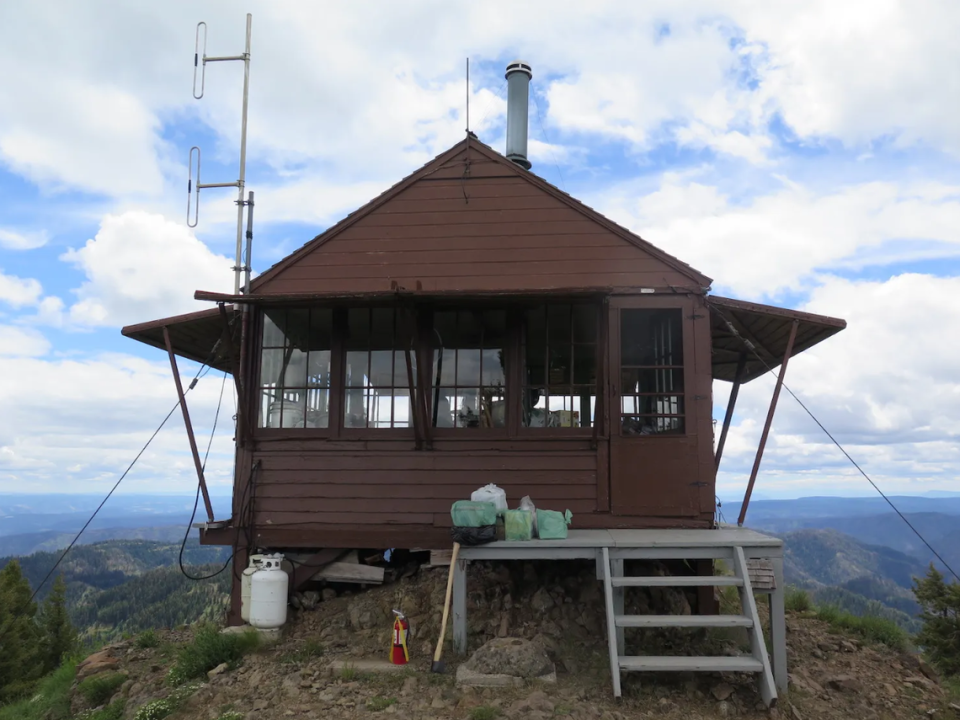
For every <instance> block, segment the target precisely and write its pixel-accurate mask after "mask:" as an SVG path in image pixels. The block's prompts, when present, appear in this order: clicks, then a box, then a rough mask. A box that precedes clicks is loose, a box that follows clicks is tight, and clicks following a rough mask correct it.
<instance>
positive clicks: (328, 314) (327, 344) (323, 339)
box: [307, 308, 333, 350]
mask: <svg viewBox="0 0 960 720" xmlns="http://www.w3.org/2000/svg"><path fill="white" fill-rule="evenodd" d="M332 347H333V310H330V309H329V308H314V309H312V310H311V311H310V336H309V345H308V347H307V349H309V350H329V349H330V348H332Z"/></svg>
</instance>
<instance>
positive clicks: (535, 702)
mask: <svg viewBox="0 0 960 720" xmlns="http://www.w3.org/2000/svg"><path fill="white" fill-rule="evenodd" d="M553 709H554V705H553V703H552V702H550V698H549V697H547V694H546V693H545V692H543V691H542V690H537V691H536V692H533V693H530V694H529V695H528V696H527V697H526V698H524V699H523V700H518V701H517V702H515V703H514V704H513V705H511V706H510V709H509V710H508V711H507V712H508V713H509V714H510V715H519V716H522V717H530V714H531V713H534V712H542V713H550V714H552V713H553Z"/></svg>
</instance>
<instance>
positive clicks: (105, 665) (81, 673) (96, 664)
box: [77, 648, 120, 682]
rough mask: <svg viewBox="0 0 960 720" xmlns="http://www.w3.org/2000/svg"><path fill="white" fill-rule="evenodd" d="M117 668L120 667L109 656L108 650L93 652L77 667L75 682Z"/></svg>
mask: <svg viewBox="0 0 960 720" xmlns="http://www.w3.org/2000/svg"><path fill="white" fill-rule="evenodd" d="M118 667H120V661H119V660H118V659H117V658H116V657H114V656H113V655H112V654H111V652H110V648H107V649H105V650H101V651H100V652H95V653H94V654H93V655H90V656H89V657H88V658H87V659H86V660H84V661H82V662H81V663H80V664H79V665H77V681H78V682H79V681H81V680H85V679H87V678H88V677H91V676H93V675H97V674H99V673H102V672H105V671H107V670H116V669H117V668H118Z"/></svg>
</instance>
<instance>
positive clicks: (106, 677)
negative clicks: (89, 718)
mask: <svg viewBox="0 0 960 720" xmlns="http://www.w3.org/2000/svg"><path fill="white" fill-rule="evenodd" d="M126 681H127V676H126V675H123V674H121V673H110V674H101V675H94V676H93V677H89V678H87V679H86V680H84V681H83V682H81V683H80V684H79V685H77V692H79V693H80V694H81V695H83V698H84V700H86V701H87V704H89V705H91V706H92V707H100V706H101V705H106V703H107V700H109V699H110V698H112V697H113V696H114V693H116V692H117V690H119V689H120V686H121V685H123V683H125V682H126Z"/></svg>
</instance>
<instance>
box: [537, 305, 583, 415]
mask: <svg viewBox="0 0 960 720" xmlns="http://www.w3.org/2000/svg"><path fill="white" fill-rule="evenodd" d="M523 322H524V326H523V357H524V372H523V389H522V393H523V394H522V395H521V409H522V413H521V419H520V422H521V424H522V425H523V426H524V427H567V428H573V427H581V428H585V427H591V426H592V425H593V422H594V415H595V412H596V383H597V346H596V339H597V329H598V312H597V307H596V305H592V304H585V303H584V304H576V305H564V304H556V305H543V306H540V307H537V308H533V309H530V310H528V311H526V312H525V313H524V317H523Z"/></svg>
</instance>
